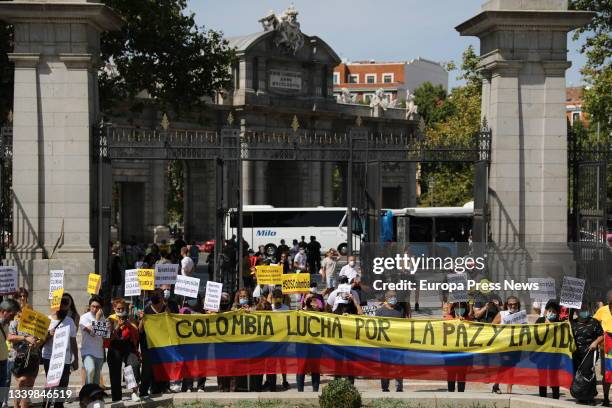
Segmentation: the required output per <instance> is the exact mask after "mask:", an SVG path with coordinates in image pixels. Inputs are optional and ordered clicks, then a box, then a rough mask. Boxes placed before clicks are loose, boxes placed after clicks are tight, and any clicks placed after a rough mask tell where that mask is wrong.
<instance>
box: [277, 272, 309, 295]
mask: <svg viewBox="0 0 612 408" xmlns="http://www.w3.org/2000/svg"><path fill="white" fill-rule="evenodd" d="M282 278H283V288H282V289H283V293H306V292H310V274H309V273H289V274H285V275H282Z"/></svg>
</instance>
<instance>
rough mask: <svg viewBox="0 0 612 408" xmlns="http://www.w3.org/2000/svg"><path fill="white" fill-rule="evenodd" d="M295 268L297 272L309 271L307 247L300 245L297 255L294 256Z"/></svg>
mask: <svg viewBox="0 0 612 408" xmlns="http://www.w3.org/2000/svg"><path fill="white" fill-rule="evenodd" d="M293 269H295V271H296V272H298V273H299V272H307V271H308V263H307V257H306V248H302V247H300V249H299V250H298V253H297V255H296V256H295V258H293Z"/></svg>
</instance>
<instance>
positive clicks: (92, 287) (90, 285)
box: [87, 273, 102, 295]
mask: <svg viewBox="0 0 612 408" xmlns="http://www.w3.org/2000/svg"><path fill="white" fill-rule="evenodd" d="M101 284H102V277H101V276H100V275H98V274H97V273H90V274H89V276H88V277H87V293H89V294H90V295H97V294H98V292H99V291H100V285H101Z"/></svg>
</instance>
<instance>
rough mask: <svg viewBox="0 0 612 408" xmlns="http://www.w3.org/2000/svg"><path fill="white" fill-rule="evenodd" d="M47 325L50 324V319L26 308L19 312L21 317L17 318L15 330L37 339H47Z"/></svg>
mask: <svg viewBox="0 0 612 408" xmlns="http://www.w3.org/2000/svg"><path fill="white" fill-rule="evenodd" d="M49 324H51V319H49V318H48V317H47V316H46V315H44V314H43V313H40V312H37V311H35V310H32V309H30V308H27V307H26V308H24V309H22V310H21V317H20V318H19V325H18V326H17V330H19V331H21V332H24V333H27V334H29V335H31V336H34V337H36V338H38V339H44V338H45V337H47V332H48V331H49Z"/></svg>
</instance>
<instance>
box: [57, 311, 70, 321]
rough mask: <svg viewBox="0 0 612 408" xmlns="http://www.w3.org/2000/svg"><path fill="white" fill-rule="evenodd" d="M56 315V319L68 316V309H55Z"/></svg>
mask: <svg viewBox="0 0 612 408" xmlns="http://www.w3.org/2000/svg"><path fill="white" fill-rule="evenodd" d="M56 315H57V318H58V319H64V318H65V317H66V316H68V311H67V310H61V309H60V310H58V311H57V313H56Z"/></svg>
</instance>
